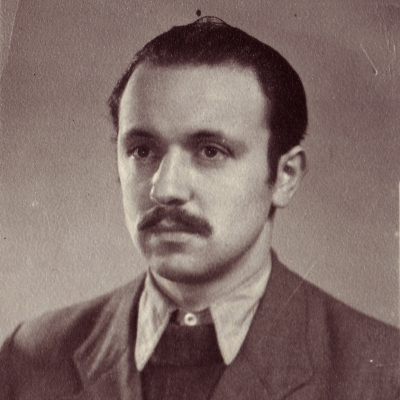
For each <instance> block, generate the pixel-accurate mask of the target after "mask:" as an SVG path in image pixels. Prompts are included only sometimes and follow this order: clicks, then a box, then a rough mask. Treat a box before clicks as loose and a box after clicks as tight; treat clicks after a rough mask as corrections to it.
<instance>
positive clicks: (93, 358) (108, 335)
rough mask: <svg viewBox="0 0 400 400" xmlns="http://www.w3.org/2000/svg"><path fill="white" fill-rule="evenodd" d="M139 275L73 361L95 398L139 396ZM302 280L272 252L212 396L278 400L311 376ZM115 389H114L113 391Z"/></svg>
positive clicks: (215, 399) (102, 316) (106, 311)
mask: <svg viewBox="0 0 400 400" xmlns="http://www.w3.org/2000/svg"><path fill="white" fill-rule="evenodd" d="M143 281H144V275H141V276H140V277H139V278H138V279H136V280H135V281H133V282H132V283H131V284H129V285H127V286H125V287H123V288H121V289H120V290H118V291H117V292H116V293H115V294H114V295H113V296H112V297H111V298H110V300H109V302H108V303H107V304H106V306H105V308H104V310H103V311H102V312H101V314H100V316H99V317H98V322H97V323H96V327H95V329H94V330H93V331H92V333H91V335H90V336H89V338H88V339H87V340H86V341H85V342H84V344H83V345H82V346H81V347H80V348H79V349H78V350H77V351H76V353H75V356H74V360H75V363H76V366H77V368H78V370H79V373H80V376H81V380H82V382H83V385H84V387H85V389H86V390H87V391H90V392H93V393H96V394H97V397H96V398H98V399H102V398H104V399H106V398H107V399H111V398H121V399H141V398H142V395H141V385H140V377H139V372H138V371H137V370H136V366H135V361H134V357H133V354H134V352H133V350H132V349H134V343H135V331H136V329H135V327H136V322H137V308H138V307H137V305H138V301H139V298H140V294H141V292H142V289H143ZM302 282H303V280H301V279H300V278H299V277H297V276H296V275H295V274H293V273H291V272H290V271H288V270H287V269H286V267H285V266H283V265H282V264H281V263H280V262H279V260H278V258H277V256H276V255H275V253H274V252H273V253H272V270H271V276H270V279H269V282H268V285H267V288H266V292H265V295H264V296H263V298H262V299H261V302H260V304H259V306H258V310H257V312H256V314H255V317H254V320H253V322H252V325H251V328H250V330H249V333H248V335H247V338H246V340H245V342H244V343H243V346H242V348H241V350H240V352H239V354H238V356H237V358H236V359H235V360H234V361H233V363H232V364H231V365H230V366H228V367H227V368H226V370H225V372H224V374H223V376H222V378H221V380H220V382H219V383H218V385H217V387H216V389H215V392H214V395H213V396H212V400H222V399H223V400H233V399H235V400H240V399H248V398H256V399H260V400H262V399H271V398H273V399H281V398H283V397H284V396H285V395H288V394H289V393H290V392H293V391H295V390H296V389H297V388H299V386H301V385H303V384H304V383H305V382H306V381H307V380H309V379H310V378H311V376H312V373H313V371H312V367H311V362H310V359H309V355H308V351H307V347H306V333H307V332H306V328H307V327H306V321H307V318H306V317H307V310H306V303H307V302H306V299H305V298H304V292H303V291H301V290H299V289H300V287H301V285H302ZM117 393H118V394H117Z"/></svg>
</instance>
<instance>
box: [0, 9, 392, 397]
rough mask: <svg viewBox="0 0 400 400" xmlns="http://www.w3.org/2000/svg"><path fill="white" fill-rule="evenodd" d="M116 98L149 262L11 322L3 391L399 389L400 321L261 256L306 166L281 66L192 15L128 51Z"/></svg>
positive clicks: (288, 72) (125, 170)
mask: <svg viewBox="0 0 400 400" xmlns="http://www.w3.org/2000/svg"><path fill="white" fill-rule="evenodd" d="M110 108H111V115H112V118H113V122H114V125H115V128H116V131H117V150H118V151H117V154H118V171H119V177H120V182H121V188H122V197H123V204H124V210H125V215H126V223H127V227H128V230H129V232H130V234H131V236H132V239H133V242H134V243H135V245H136V246H137V247H138V249H140V251H141V252H142V254H143V255H144V257H145V259H146V260H147V265H148V269H147V273H146V274H145V276H140V277H138V278H137V279H136V280H135V281H133V282H132V283H131V284H128V285H127V286H125V287H123V288H121V289H119V290H117V291H115V292H113V293H110V294H107V295H105V296H103V297H101V298H98V299H95V300H93V301H90V302H87V303H85V304H79V305H75V306H72V307H69V308H67V309H64V310H61V311H56V312H52V313H49V314H46V315H44V316H42V317H40V318H39V319H36V320H34V321H31V322H27V323H24V324H22V325H21V326H20V327H19V328H17V330H16V331H15V333H14V334H13V336H12V337H11V338H9V339H8V340H7V342H6V343H5V344H4V346H3V349H2V353H1V363H0V365H1V371H0V377H1V378H0V382H1V383H2V386H1V387H2V392H1V395H2V398H10V399H283V398H285V399H363V400H364V399H386V400H387V399H398V398H400V376H399V355H400V353H399V333H398V331H397V330H396V329H395V328H392V327H389V326H386V325H385V324H383V323H381V322H378V321H375V320H373V319H371V318H369V317H367V316H365V315H362V314H360V313H358V312H357V311H355V310H352V309H351V308H349V307H348V306H346V305H344V304H342V303H341V302H339V301H337V300H334V299H333V298H331V297H330V296H328V295H327V294H325V293H323V292H322V291H320V290H319V289H317V288H316V287H314V286H313V285H311V284H309V283H307V282H305V281H303V280H302V279H301V278H299V277H298V276H297V275H295V274H294V273H292V272H290V271H289V270H287V269H286V267H284V266H283V265H282V264H281V263H280V262H279V260H278V259H277V256H276V255H275V253H274V252H273V251H271V248H270V245H271V237H272V228H273V220H274V215H275V212H276V209H277V208H283V207H285V206H286V205H287V204H288V203H289V202H290V200H291V198H292V197H293V195H294V193H295V191H296V189H297V188H298V186H299V184H300V181H301V178H302V176H303V174H304V172H305V168H306V160H305V155H304V150H303V149H302V147H301V146H300V142H301V140H302V139H303V138H304V135H305V131H306V126H307V109H306V99H305V94H304V89H303V86H302V84H301V81H300V78H299V77H298V75H297V74H296V72H295V71H294V70H293V69H292V67H291V66H290V65H289V64H288V63H287V61H286V60H285V59H284V58H283V57H282V56H281V55H279V54H278V53H277V52H276V51H275V50H273V49H271V48H270V47H269V46H267V45H265V44H263V43H261V42H259V41H258V40H256V39H255V38H253V37H251V36H249V35H247V34H246V33H244V32H243V31H241V30H239V29H237V28H233V27H230V26H229V25H227V24H225V23H224V22H222V21H221V20H219V19H216V18H210V17H206V18H202V19H200V20H198V21H196V22H195V23H193V24H189V25H187V26H180V27H175V28H173V29H171V30H170V31H168V32H166V33H164V34H162V35H160V36H158V37H156V38H155V39H153V40H152V41H151V42H149V43H148V44H147V45H146V46H145V47H144V48H143V49H142V50H141V51H140V52H139V53H137V54H136V56H135V58H134V60H133V62H132V64H131V65H130V66H129V68H128V70H127V72H126V73H125V74H124V76H123V77H122V79H121V80H120V81H119V82H118V84H117V86H116V88H115V89H114V92H113V94H112V96H111V98H110Z"/></svg>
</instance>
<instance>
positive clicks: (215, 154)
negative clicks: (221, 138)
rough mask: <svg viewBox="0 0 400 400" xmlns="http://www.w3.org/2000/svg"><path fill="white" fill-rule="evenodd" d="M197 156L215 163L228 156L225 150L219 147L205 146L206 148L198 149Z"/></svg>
mask: <svg viewBox="0 0 400 400" xmlns="http://www.w3.org/2000/svg"><path fill="white" fill-rule="evenodd" d="M199 155H200V157H202V158H205V159H208V160H216V161H217V160H223V159H224V158H226V157H227V155H228V154H227V151H226V150H224V149H221V148H220V147H217V146H213V145H207V146H202V147H201V148H200V151H199Z"/></svg>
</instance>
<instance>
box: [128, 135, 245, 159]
mask: <svg viewBox="0 0 400 400" xmlns="http://www.w3.org/2000/svg"><path fill="white" fill-rule="evenodd" d="M124 136H125V137H124V145H125V146H126V147H128V146H129V144H130V141H131V140H132V139H134V138H145V139H150V140H162V135H161V134H159V133H152V132H149V131H148V130H146V129H142V128H132V129H130V130H128V131H127V132H126V133H125V135H124ZM205 141H215V142H218V143H220V144H222V145H226V146H228V147H229V148H230V149H231V150H232V151H233V152H234V153H235V154H236V155H237V156H240V155H241V154H243V153H245V152H246V151H247V149H248V147H247V145H246V143H245V142H244V141H243V140H240V139H234V138H231V137H227V136H226V135H225V134H224V133H223V132H221V131H218V130H216V131H214V130H210V129H202V130H198V131H196V132H193V133H188V135H187V138H185V140H184V142H185V143H186V144H192V143H201V142H205Z"/></svg>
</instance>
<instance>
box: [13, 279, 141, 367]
mask: <svg viewBox="0 0 400 400" xmlns="http://www.w3.org/2000/svg"><path fill="white" fill-rule="evenodd" d="M142 280H143V277H142V276H140V277H138V278H137V279H135V280H134V281H132V282H130V283H129V284H127V285H124V286H122V287H120V288H118V289H116V290H114V291H112V292H110V293H107V294H105V295H102V296H100V297H97V298H95V299H92V300H90V301H86V302H83V303H79V304H75V305H72V306H69V307H66V308H63V309H59V310H56V311H51V312H47V313H45V314H43V315H42V316H40V317H38V318H35V319H33V320H30V321H27V322H24V323H22V324H21V325H20V326H19V327H18V328H17V329H16V331H15V332H14V335H13V337H12V340H11V341H10V340H9V341H8V342H9V343H10V345H11V346H12V348H13V353H18V354H23V357H24V358H25V359H30V360H34V362H35V364H41V363H46V364H49V363H55V364H57V363H59V361H60V360H62V359H63V358H65V355H66V354H72V353H73V352H74V351H75V350H76V349H77V348H78V347H79V346H80V345H81V344H82V343H83V342H84V341H85V340H86V339H87V338H88V337H89V336H90V335H91V333H92V332H93V331H94V330H95V329H99V325H106V324H107V322H108V321H109V320H110V319H112V318H113V316H114V314H115V313H116V312H117V309H118V307H120V305H121V303H122V302H123V300H124V299H126V298H132V295H133V294H134V293H135V292H137V291H138V289H139V287H140V284H141V282H142ZM130 306H131V305H130Z"/></svg>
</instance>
